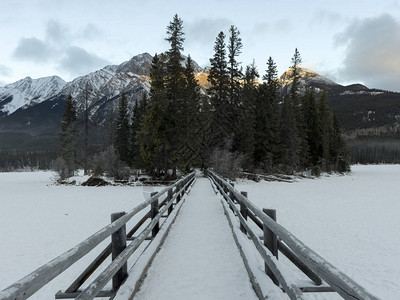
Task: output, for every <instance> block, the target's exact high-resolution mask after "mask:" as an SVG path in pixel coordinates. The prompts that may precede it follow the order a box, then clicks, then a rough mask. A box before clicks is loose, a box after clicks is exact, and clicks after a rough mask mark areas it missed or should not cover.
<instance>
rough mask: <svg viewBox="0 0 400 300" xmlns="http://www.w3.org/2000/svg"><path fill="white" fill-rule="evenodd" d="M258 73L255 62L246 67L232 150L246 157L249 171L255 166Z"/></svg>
mask: <svg viewBox="0 0 400 300" xmlns="http://www.w3.org/2000/svg"><path fill="white" fill-rule="evenodd" d="M258 76H259V75H258V71H257V67H256V65H255V62H254V61H253V63H252V64H251V65H248V66H247V67H246V72H245V76H244V83H243V88H242V90H241V95H240V99H241V101H240V104H239V105H238V107H237V109H236V114H235V118H236V119H237V122H238V126H237V127H236V130H235V136H234V140H233V145H232V148H233V149H232V150H233V151H234V152H238V153H241V154H243V155H244V159H245V161H244V162H243V163H244V166H245V167H246V168H248V169H250V168H252V166H253V155H254V138H255V132H254V125H255V114H256V111H255V99H256V97H257V78H258Z"/></svg>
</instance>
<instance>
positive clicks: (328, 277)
mask: <svg viewBox="0 0 400 300" xmlns="http://www.w3.org/2000/svg"><path fill="white" fill-rule="evenodd" d="M208 173H209V174H210V176H211V177H212V178H214V180H215V181H216V182H218V183H219V184H220V185H221V186H222V189H224V188H225V189H227V190H228V191H229V192H231V193H232V194H233V195H234V196H235V197H236V199H237V200H238V201H239V202H240V203H242V204H244V205H245V206H246V208H247V209H248V210H250V211H251V212H252V213H253V214H254V215H255V216H257V217H258V218H259V219H260V221H261V222H262V223H263V224H265V225H266V226H267V227H268V228H269V229H270V230H271V231H272V232H273V233H275V234H276V235H277V236H278V237H279V238H280V239H281V240H282V241H284V242H285V244H286V245H287V246H288V247H289V248H290V249H291V250H292V251H293V253H295V254H296V256H297V257H298V258H299V259H300V260H301V261H302V262H303V263H304V264H305V265H306V266H308V267H309V268H310V269H311V270H312V271H313V272H315V273H316V274H317V275H318V276H319V277H320V278H322V279H323V280H324V281H325V282H327V283H328V284H329V285H330V286H331V287H332V288H333V289H334V290H335V291H336V292H337V293H338V294H339V295H341V296H342V297H343V298H344V299H353V300H354V299H359V300H369V299H371V300H375V299H378V298H377V297H375V296H373V295H372V294H370V293H369V292H368V291H366V289H365V288H363V287H362V286H360V285H359V284H358V283H357V282H355V281H354V280H353V279H351V278H350V277H348V276H347V275H346V274H344V273H343V272H342V271H340V270H339V269H337V268H336V267H335V266H333V265H332V264H330V263H329V262H328V261H326V260H325V259H324V258H322V257H321V256H319V255H318V254H317V253H316V252H314V251H313V250H312V249H310V248H309V247H307V246H306V245H305V244H304V243H303V242H302V241H301V240H299V239H298V238H297V237H295V236H294V235H293V234H292V233H291V232H289V231H288V230H287V229H286V228H284V227H283V226H282V225H280V224H278V223H276V222H275V221H274V220H273V219H271V218H270V217H269V216H268V215H266V214H265V213H264V212H263V211H262V210H261V209H259V208H258V207H257V206H256V205H254V204H253V203H252V202H251V201H249V200H248V199H247V198H246V197H244V196H243V195H242V194H241V193H240V192H239V191H238V190H236V189H235V188H234V187H233V186H232V185H230V184H229V183H228V182H227V181H226V180H225V179H223V178H222V177H221V176H219V175H218V174H216V173H215V172H213V171H208ZM226 196H228V195H227V193H225V195H224V197H226ZM243 220H244V219H243Z"/></svg>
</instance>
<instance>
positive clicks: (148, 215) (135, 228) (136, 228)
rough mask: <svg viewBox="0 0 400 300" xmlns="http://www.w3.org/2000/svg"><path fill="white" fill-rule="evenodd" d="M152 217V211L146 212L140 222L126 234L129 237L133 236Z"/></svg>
mask: <svg viewBox="0 0 400 300" xmlns="http://www.w3.org/2000/svg"><path fill="white" fill-rule="evenodd" d="M149 218H150V212H148V213H147V214H145V215H144V216H143V217H142V218H141V219H140V221H139V222H137V223H136V225H135V226H134V227H133V228H132V229H131V230H130V231H129V232H128V233H127V234H126V236H127V237H128V238H130V237H132V236H133V235H134V234H135V232H136V231H138V229H139V228H140V226H142V225H143V224H144V223H145V222H146V221H147V220H148V219H149Z"/></svg>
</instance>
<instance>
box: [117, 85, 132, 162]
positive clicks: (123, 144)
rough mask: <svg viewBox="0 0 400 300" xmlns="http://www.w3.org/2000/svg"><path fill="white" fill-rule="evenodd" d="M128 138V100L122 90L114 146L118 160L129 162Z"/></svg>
mask: <svg viewBox="0 0 400 300" xmlns="http://www.w3.org/2000/svg"><path fill="white" fill-rule="evenodd" d="M129 138H130V128H129V116H128V102H127V99H126V95H125V93H124V92H122V94H121V98H120V100H119V106H118V116H117V120H116V128H115V141H114V147H115V149H116V151H117V153H118V156H119V158H120V160H121V161H123V162H126V163H130V157H129V148H130V147H129Z"/></svg>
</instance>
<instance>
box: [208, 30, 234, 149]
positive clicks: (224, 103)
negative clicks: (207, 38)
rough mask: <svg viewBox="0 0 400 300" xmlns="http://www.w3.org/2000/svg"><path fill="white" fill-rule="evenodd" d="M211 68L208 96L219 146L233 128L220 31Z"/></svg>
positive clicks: (222, 34)
mask: <svg viewBox="0 0 400 300" xmlns="http://www.w3.org/2000/svg"><path fill="white" fill-rule="evenodd" d="M210 63H211V68H210V73H209V75H208V81H209V82H210V83H211V87H210V89H209V94H210V96H211V104H212V106H213V110H214V113H213V122H212V129H213V130H214V132H213V137H214V140H215V144H216V145H217V146H221V145H222V144H223V143H224V142H225V141H226V139H228V138H230V137H231V134H232V130H233V126H232V121H233V120H232V119H231V116H230V115H229V114H228V113H227V107H228V92H229V73H228V69H227V61H226V49H225V34H224V33H223V32H222V31H221V32H220V33H219V34H218V36H217V38H216V40H215V44H214V56H213V58H211V59H210Z"/></svg>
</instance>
